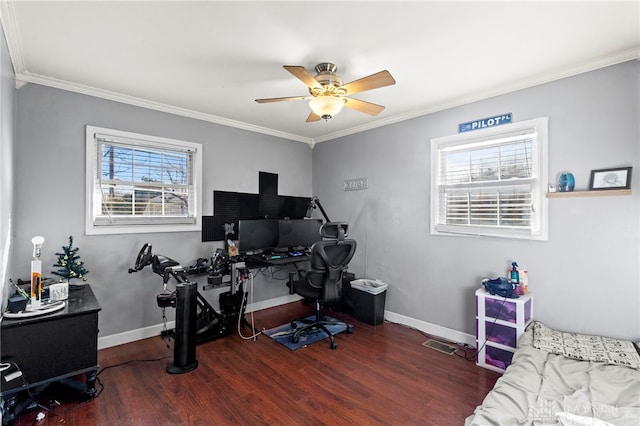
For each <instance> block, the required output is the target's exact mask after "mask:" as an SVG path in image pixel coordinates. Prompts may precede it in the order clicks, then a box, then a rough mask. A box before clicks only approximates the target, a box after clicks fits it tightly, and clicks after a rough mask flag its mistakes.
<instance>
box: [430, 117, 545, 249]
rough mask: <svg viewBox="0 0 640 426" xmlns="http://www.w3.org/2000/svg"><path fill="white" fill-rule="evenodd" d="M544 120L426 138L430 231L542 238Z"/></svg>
mask: <svg viewBox="0 0 640 426" xmlns="http://www.w3.org/2000/svg"><path fill="white" fill-rule="evenodd" d="M547 121H548V120H547V118H539V119H535V120H529V121H524V122H519V123H514V124H507V125H503V126H498V127H491V128H488V129H484V130H479V131H476V132H469V133H461V134H457V135H453V136H446V137H442V138H436V139H433V140H432V141H431V162H432V166H431V169H432V173H431V233H432V234H434V235H445V234H466V235H485V236H497V237H508V238H528V239H537V240H546V239H547V237H548V231H547V200H546V198H545V196H544V194H545V188H546V186H547V180H546V176H547Z"/></svg>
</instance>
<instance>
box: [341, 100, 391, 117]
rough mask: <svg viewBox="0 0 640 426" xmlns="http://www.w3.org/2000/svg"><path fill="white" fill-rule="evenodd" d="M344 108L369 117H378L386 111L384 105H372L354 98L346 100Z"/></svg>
mask: <svg viewBox="0 0 640 426" xmlns="http://www.w3.org/2000/svg"><path fill="white" fill-rule="evenodd" d="M344 106H346V107H348V108H351V109H355V110H356V111H360V112H364V113H365V114H369V115H378V114H380V113H381V112H382V111H383V110H384V107H383V106H382V105H378V104H372V103H371V102H367V101H361V100H359V99H353V98H346V102H345V104H344Z"/></svg>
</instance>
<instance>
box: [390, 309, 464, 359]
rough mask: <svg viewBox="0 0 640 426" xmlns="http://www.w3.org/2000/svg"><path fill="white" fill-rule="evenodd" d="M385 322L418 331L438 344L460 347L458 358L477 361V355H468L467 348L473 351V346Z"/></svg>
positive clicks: (410, 327)
mask: <svg viewBox="0 0 640 426" xmlns="http://www.w3.org/2000/svg"><path fill="white" fill-rule="evenodd" d="M384 322H388V323H389V324H395V325H399V326H401V327H404V328H408V329H410V330H415V331H417V332H418V333H420V334H422V335H423V336H425V337H426V338H428V339H432V340H435V341H436V342H440V343H444V344H450V345H455V346H459V347H458V348H457V349H456V350H455V351H454V352H453V353H454V354H455V355H456V356H458V357H460V358H464V359H465V360H466V361H475V360H476V356H477V355H476V354H475V353H474V355H473V357H469V356H468V354H467V348H469V349H473V347H472V346H469V345H466V344H465V343H460V342H454V341H453V340H448V339H444V338H442V337H439V336H433V335H431V334H429V333H426V332H424V331H422V330H420V329H418V328H415V327H413V326H410V325H407V324H402V323H399V322H393V321H389V320H387V319H385V320H384ZM458 351H463V352H464V355H460V354H459V353H458Z"/></svg>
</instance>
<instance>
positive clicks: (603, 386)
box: [465, 322, 640, 426]
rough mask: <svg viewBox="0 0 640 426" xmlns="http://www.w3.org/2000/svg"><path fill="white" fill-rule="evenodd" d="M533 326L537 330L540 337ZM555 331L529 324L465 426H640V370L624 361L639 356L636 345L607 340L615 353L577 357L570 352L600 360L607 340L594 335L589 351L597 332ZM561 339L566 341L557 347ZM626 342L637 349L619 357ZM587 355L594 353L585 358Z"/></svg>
mask: <svg viewBox="0 0 640 426" xmlns="http://www.w3.org/2000/svg"><path fill="white" fill-rule="evenodd" d="M534 328H537V329H538V333H537V335H536V336H534ZM555 333H558V332H556V331H555V330H551V329H549V328H547V327H545V326H544V325H543V324H541V323H535V322H534V323H533V324H532V325H531V326H529V327H528V328H527V330H526V332H525V333H524V334H523V335H522V336H521V338H520V340H519V341H518V350H517V351H516V353H515V354H514V357H513V363H512V364H511V365H510V366H509V367H508V368H507V370H506V372H505V373H504V375H503V376H502V377H500V379H498V381H497V382H496V385H495V386H494V388H493V390H492V391H491V392H489V394H488V395H487V396H486V397H485V399H484V401H483V403H482V405H481V406H479V407H477V408H476V410H475V411H474V413H473V415H471V416H469V417H468V418H467V419H466V421H465V426H472V425H474V426H475V425H478V426H479V425H482V426H490V425H496V426H498V425H500V426H504V425H508V426H511V425H531V426H533V425H535V426H543V425H545V426H546V425H565V426H566V425H572V426H573V425H600V426H606V425H616V426H618V425H619V426H626V425H629V426H638V425H640V369H638V368H633V367H629V366H625V365H621V364H627V362H632V361H633V360H632V361H629V359H628V358H633V357H634V355H635V356H638V352H637V347H635V346H634V345H633V343H631V342H626V341H612V339H605V341H604V342H605V343H604V344H606V345H609V346H610V347H613V348H614V349H611V352H616V353H615V354H613V355H611V356H609V357H608V358H607V359H606V360H600V361H589V360H581V359H575V358H570V357H569V356H574V355H575V354H576V353H577V356H576V358H582V359H585V358H589V357H592V356H595V357H600V358H602V357H603V354H602V350H601V349H602V344H603V341H602V340H601V339H600V338H598V339H593V340H594V344H593V345H594V347H595V348H596V349H595V350H589V349H588V347H587V346H586V343H585V342H586V341H588V340H590V339H591V338H595V337H597V336H586V338H585V337H584V335H576V334H575V333H571V334H570V335H569V336H558V335H557V334H555ZM567 334H569V333H567ZM550 336H551V337H550ZM536 337H537V338H536ZM534 338H536V339H535V340H536V342H535V346H538V347H545V348H546V349H549V347H548V346H549V345H551V346H553V347H554V348H553V350H552V351H551V352H548V351H546V350H543V349H538V348H536V347H535V346H534ZM559 340H566V341H567V343H566V344H564V345H559V344H558V342H559ZM576 342H579V344H578V343H576ZM628 343H631V345H632V346H631V347H632V348H633V351H632V352H628V353H627V354H626V355H620V354H619V352H620V351H619V350H618V349H620V348H622V350H624V351H627V349H628V348H629V346H628ZM545 345H546V346H545ZM563 346H566V348H563ZM609 346H608V347H609ZM576 348H578V349H576ZM553 352H558V353H553ZM565 352H566V353H565ZM567 353H569V355H567ZM587 353H588V354H590V355H589V356H585V354H587ZM593 354H595V355H593ZM621 358H622V359H623V360H624V361H622V362H621V361H620V359H621ZM638 359H640V358H638ZM627 365H630V364H627Z"/></svg>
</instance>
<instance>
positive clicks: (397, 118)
mask: <svg viewBox="0 0 640 426" xmlns="http://www.w3.org/2000/svg"><path fill="white" fill-rule="evenodd" d="M632 60H636V61H637V60H640V46H638V47H634V48H631V49H627V50H623V51H621V52H617V53H614V54H612V55H608V56H604V57H601V58H597V59H595V60H591V61H587V62H583V63H581V64H578V65H575V66H572V67H569V68H563V69H556V70H552V71H550V72H547V73H543V74H538V75H537V76H535V77H532V78H527V79H523V80H519V81H517V82H513V83H511V84H506V85H502V86H501V87H500V88H498V89H491V90H486V91H482V92H479V93H476V94H474V95H472V96H463V97H459V98H456V99H452V100H451V101H449V102H445V103H441V104H438V105H434V106H432V107H430V108H427V109H423V110H419V111H414V112H411V113H408V114H399V115H394V116H392V117H389V118H386V119H383V120H378V121H375V122H372V123H367V124H364V125H362V126H357V127H352V128H350V129H345V130H343V131H340V132H334V133H328V134H326V135H323V136H321V137H319V138H315V139H314V144H316V143H320V142H326V141H329V140H332V139H337V138H341V137H344V136H349V135H353V134H356V133H361V132H364V131H367V130H372V129H375V128H378V127H382V126H388V125H390V124H395V123H399V122H402V121H406V120H411V119H413V118H417V117H421V116H423V115H428V114H433V113H436V112H440V111H444V110H446V109H450V108H454V107H458V106H462V105H466V104H470V103H473V102H478V101H482V100H485V99H489V98H493V97H496V96H500V95H504V94H507V93H511V92H515V91H518V90H522V89H527V88H530V87H534V86H539V85H541V84H545V83H550V82H552V81H557V80H561V79H563V78H567V77H572V76H575V75H578V74H583V73H586V72H589V71H595V70H597V69H600V68H605V67H608V66H612V65H617V64H621V63H623V62H628V61H632Z"/></svg>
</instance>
